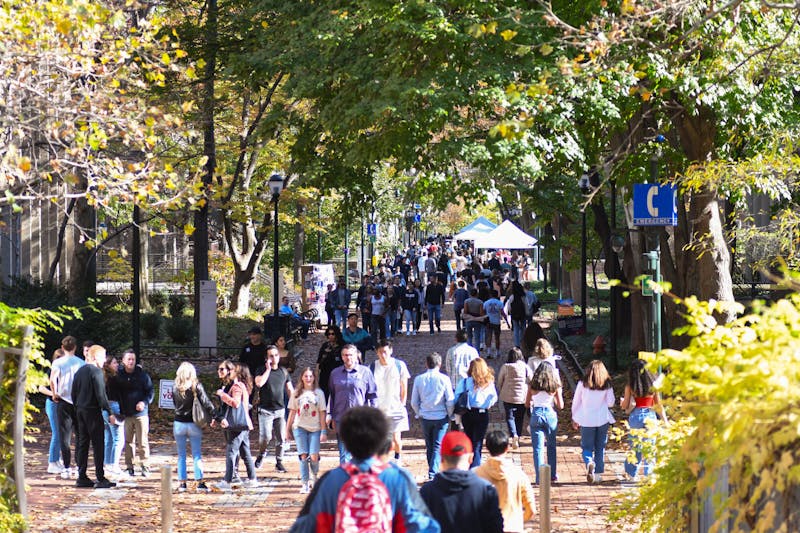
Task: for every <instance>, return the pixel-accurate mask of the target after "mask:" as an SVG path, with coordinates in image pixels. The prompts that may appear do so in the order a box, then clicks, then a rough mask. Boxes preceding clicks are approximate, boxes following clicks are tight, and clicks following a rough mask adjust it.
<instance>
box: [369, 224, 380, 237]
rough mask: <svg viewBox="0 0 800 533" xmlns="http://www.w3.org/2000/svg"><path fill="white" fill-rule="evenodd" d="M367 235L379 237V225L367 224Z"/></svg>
mask: <svg viewBox="0 0 800 533" xmlns="http://www.w3.org/2000/svg"><path fill="white" fill-rule="evenodd" d="M367 235H369V236H370V237H377V235H378V225H377V224H367Z"/></svg>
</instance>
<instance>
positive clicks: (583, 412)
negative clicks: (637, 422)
mask: <svg viewBox="0 0 800 533" xmlns="http://www.w3.org/2000/svg"><path fill="white" fill-rule="evenodd" d="M613 405H614V389H613V388H612V387H611V377H610V376H609V375H608V370H606V367H605V365H604V364H603V362H602V361H600V360H598V359H595V360H594V361H592V362H591V363H589V366H587V367H586V372H585V377H584V378H583V380H582V381H580V382H578V386H577V387H576V388H575V396H574V397H573V399H572V427H573V428H575V429H578V428H580V430H581V455H582V456H583V463H584V464H585V465H586V481H588V482H589V483H595V482H598V483H599V482H600V477H601V475H602V474H603V472H605V460H604V453H605V450H606V442H607V441H608V425H609V424H613V423H614V417H613V416H611V411H609V410H608V408H609V407H611V406H613Z"/></svg>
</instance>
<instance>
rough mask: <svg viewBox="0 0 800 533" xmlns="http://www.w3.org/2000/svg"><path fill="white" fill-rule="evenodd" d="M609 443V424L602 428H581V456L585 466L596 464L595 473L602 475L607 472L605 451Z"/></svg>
mask: <svg viewBox="0 0 800 533" xmlns="http://www.w3.org/2000/svg"><path fill="white" fill-rule="evenodd" d="M606 442H608V424H603V425H602V426H600V427H593V428H590V427H583V426H581V456H582V457H583V464H586V465H588V464H589V463H590V462H594V471H595V473H597V474H602V473H603V472H605V470H606V461H605V457H604V455H605V450H606Z"/></svg>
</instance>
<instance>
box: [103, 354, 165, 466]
mask: <svg viewBox="0 0 800 533" xmlns="http://www.w3.org/2000/svg"><path fill="white" fill-rule="evenodd" d="M111 383H112V387H113V388H114V392H115V393H116V394H117V396H118V397H119V407H120V412H121V413H122V415H123V416H124V417H125V468H126V469H127V471H128V475H129V476H134V475H136V472H135V470H134V464H133V442H134V440H135V441H136V455H138V456H139V462H140V465H141V475H142V477H147V476H149V475H150V468H149V465H148V460H149V459H150V442H149V441H148V438H147V436H148V435H147V434H148V433H149V432H150V417H149V414H148V413H149V411H148V408H149V405H150V402H152V401H153V394H154V390H153V381H152V380H151V379H150V376H149V375H148V374H147V372H145V371H144V369H142V367H141V366H139V365H137V364H136V354H135V353H134V352H133V350H126V351H125V353H124V354H122V368H121V369H120V371H119V372H118V373H117V375H116V376H115V377H114V378H113V380H112V381H111Z"/></svg>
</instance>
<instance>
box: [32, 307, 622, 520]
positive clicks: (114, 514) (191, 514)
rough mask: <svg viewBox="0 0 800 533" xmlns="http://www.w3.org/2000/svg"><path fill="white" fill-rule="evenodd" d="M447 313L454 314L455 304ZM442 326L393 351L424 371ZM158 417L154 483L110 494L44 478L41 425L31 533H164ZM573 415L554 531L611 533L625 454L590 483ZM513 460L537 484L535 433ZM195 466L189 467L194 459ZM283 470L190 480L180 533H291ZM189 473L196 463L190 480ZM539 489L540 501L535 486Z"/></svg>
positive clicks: (410, 450)
mask: <svg viewBox="0 0 800 533" xmlns="http://www.w3.org/2000/svg"><path fill="white" fill-rule="evenodd" d="M444 316H446V317H451V316H452V312H451V311H450V309H449V306H448V309H447V310H446V311H445V313H444ZM423 328H425V324H423ZM442 329H443V332H442V333H441V334H436V335H428V334H427V333H425V334H424V335H417V336H412V337H405V336H402V337H398V338H397V339H395V354H396V355H401V356H402V357H403V358H404V359H405V360H406V361H407V364H408V366H409V370H410V372H411V374H412V376H415V375H417V374H418V373H420V372H421V371H422V365H424V363H421V361H424V355H425V354H426V353H428V352H429V351H432V350H437V351H440V352H441V353H442V354H444V352H445V351H446V349H447V347H449V346H450V345H451V344H452V342H453V332H454V329H455V324H454V322H453V321H451V320H450V321H447V320H446V321H444V322H443V324H442ZM423 331H424V329H423ZM510 335H511V334H510V331H506V330H504V331H503V339H502V340H503V345H502V346H504V347H509V346H510V345H511V336H510ZM321 342H322V338H321V335H320V334H316V335H313V336H312V337H311V338H310V339H309V340H307V341H306V342H305V343H304V345H305V348H306V352H307V353H306V356H305V359H304V360H301V361H300V364H301V365H303V364H306V363H310V362H313V360H315V358H316V351H317V349H318V347H319V346H320V344H321ZM311 352H313V354H312V353H311ZM493 363H494V366H499V362H498V361H497V359H495V360H493ZM568 408H569V407H568V406H567V409H568ZM157 411H158V410H157V408H156V409H155V410H154V412H153V413H152V416H151V418H152V421H151V446H152V452H153V454H152V457H151V463H152V465H153V471H154V473H153V474H152V476H151V477H150V478H146V479H145V478H137V479H135V480H132V481H130V480H128V481H125V482H123V483H122V484H121V485H120V486H118V487H117V488H114V489H104V490H86V489H76V488H75V487H74V486H73V483H74V482H73V481H72V480H62V479H60V478H59V477H58V476H54V475H51V474H46V473H44V472H45V471H46V466H47V456H46V443H47V441H48V439H49V434H48V433H49V432H48V429H47V426H46V423H45V424H43V426H42V435H41V437H40V438H39V442H37V443H35V444H32V445H31V446H29V448H28V452H27V455H26V468H27V473H28V474H27V475H28V479H27V482H28V485H29V486H30V490H29V492H28V498H29V508H30V522H31V531H34V532H54V533H55V532H67V531H69V532H72V531H81V532H83V531H87V532H88V531H98V532H99V531H148V532H149V531H160V527H161V510H160V501H161V480H160V474H159V469H158V468H157V466H158V465H160V464H169V465H171V466H172V467H173V470H172V475H173V478H174V476H175V469H174V467H175V464H176V457H175V451H174V444H173V442H172V437H171V414H170V413H159V412H157ZM567 413H568V411H567V410H565V411H564V412H561V413H560V416H559V418H560V421H561V422H560V424H559V428H560V429H559V431H560V432H561V433H562V434H560V435H559V436H558V441H559V446H558V475H559V482H557V483H554V484H553V486H552V493H551V502H552V504H551V525H552V531H558V532H585V531H609V530H611V529H614V528H613V527H612V526H611V525H610V524H608V523H607V521H606V518H605V517H606V515H607V512H608V508H609V504H610V502H611V500H612V498H613V496H614V494H615V493H618V492H620V491H621V490H622V489H623V487H622V485H621V484H620V483H619V479H621V476H622V463H623V461H624V455H623V454H622V453H621V452H614V451H610V452H609V453H608V459H607V466H606V474H605V476H604V480H603V483H600V484H594V485H589V484H587V482H586V478H585V470H584V467H583V464H582V462H581V458H580V448H579V446H578V443H577V439H576V436H575V432H573V431H572V430H571V429H566V428H567V427H568V423H567V422H568V419H569V415H568V414H567ZM412 418H413V417H412ZM492 421H493V422H492V423H493V424H496V425H498V426H499V427H503V425H504V424H503V423H502V414H501V410H500V409H495V410H494V411H493V415H492ZM562 428H564V429H562ZM254 434H256V432H254ZM221 440H222V439H221V436H220V435H219V434H218V433H216V432H215V431H213V430H208V431H206V435H205V437H204V442H203V457H204V461H203V462H204V465H203V467H204V471H205V476H206V478H207V479H208V480H209V481H212V482H213V481H217V480H219V479H221V477H222V474H223V472H224V467H225V466H224V461H223V453H222V442H221ZM404 444H405V448H404V452H403V463H404V466H406V467H407V468H408V469H409V470H410V471H411V472H412V473H413V474H414V475H415V477H416V478H417V479H418V480H419V481H420V482H421V481H422V480H423V479H424V477H425V473H426V470H427V468H426V464H425V447H424V441H423V440H422V438H421V432H420V429H419V424H418V423H417V422H416V421H412V427H411V431H410V432H408V433H407V434H405V438H404ZM253 445H254V448H255V447H256V446H257V445H256V444H255V442H253ZM337 457H338V455H337V453H336V443H335V442H330V443H327V444H324V445H323V451H322V464H321V470H322V471H324V470H327V469H330V468H334V467H335V466H336V462H337ZM513 457H514V460H515V461H516V462H517V463H518V464H521V465H522V467H523V468H524V470H525V471H526V472H527V473H528V475H529V476H530V477H531V479H534V475H533V465H532V450H531V445H530V437H529V436H527V435H525V436H523V437H522V439H521V444H520V449H519V450H518V451H516V452H514V453H513ZM189 462H190V463H191V458H189ZM90 463H91V460H90ZM285 465H286V467H287V468H288V470H289V471H288V472H287V473H285V474H281V473H278V472H276V471H275V468H274V458H272V457H268V458H267V459H266V460H265V461H264V464H263V465H262V467H261V469H260V470H259V472H258V474H259V479H260V480H261V482H262V485H261V487H259V488H255V489H237V490H235V491H233V492H228V493H222V492H212V493H209V494H203V493H197V492H195V491H194V487H193V485H192V484H191V482H190V490H189V491H188V492H186V493H177V492H176V493H174V494H173V495H172V498H173V509H174V531H177V532H181V531H221V530H232V531H237V530H238V531H259V532H265V531H286V530H288V528H289V526H290V525H291V523H292V522H293V520H294V517H295V516H296V515H297V513H298V511H299V509H300V507H301V506H302V503H303V501H304V496H303V495H301V494H299V488H300V481H299V464H298V463H297V461H296V460H294V459H293V456H292V452H291V451H290V452H289V454H288V456H287V458H286V460H285ZM241 469H242V470H243V468H241ZM191 471H192V470H191V464H190V466H189V472H190V476H191ZM173 486H177V483H176V482H173ZM535 490H537V495H538V489H535ZM527 526H528V531H534V532H535V531H539V523H538V517H537V518H536V520H534V521H532V522H530V523H529V524H527ZM616 529H620V528H616ZM628 529H629V530H630V531H634V530H635V529H634V528H628Z"/></svg>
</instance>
